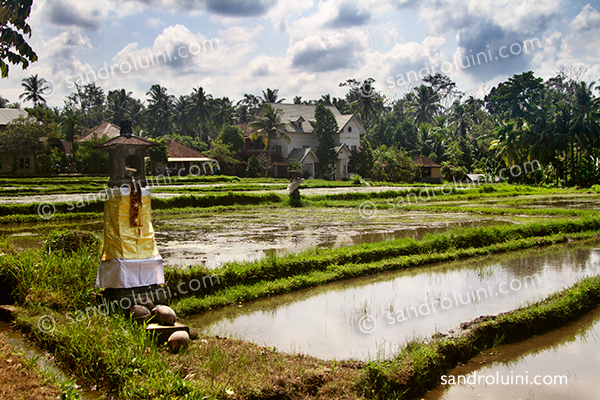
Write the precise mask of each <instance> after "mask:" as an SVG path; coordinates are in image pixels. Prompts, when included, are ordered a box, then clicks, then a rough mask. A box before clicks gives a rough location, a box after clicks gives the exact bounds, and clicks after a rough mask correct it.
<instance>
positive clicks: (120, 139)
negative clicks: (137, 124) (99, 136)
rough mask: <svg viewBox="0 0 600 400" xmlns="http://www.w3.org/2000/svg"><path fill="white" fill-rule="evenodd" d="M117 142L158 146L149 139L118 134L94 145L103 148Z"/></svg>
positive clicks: (130, 144)
mask: <svg viewBox="0 0 600 400" xmlns="http://www.w3.org/2000/svg"><path fill="white" fill-rule="evenodd" d="M117 144H124V145H127V146H146V147H154V146H158V143H154V142H151V141H149V140H146V139H144V138H141V137H139V136H135V135H131V136H130V137H127V136H121V135H119V136H117V137H114V138H112V139H110V140H108V141H106V142H104V143H100V144H98V145H96V146H94V147H95V148H97V149H105V148H107V147H112V146H115V145H117Z"/></svg>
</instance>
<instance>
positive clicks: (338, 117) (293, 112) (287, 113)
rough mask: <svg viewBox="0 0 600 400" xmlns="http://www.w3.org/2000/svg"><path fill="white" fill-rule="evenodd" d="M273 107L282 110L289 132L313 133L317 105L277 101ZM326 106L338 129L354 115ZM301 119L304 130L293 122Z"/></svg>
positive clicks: (282, 118)
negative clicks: (312, 123) (312, 122)
mask: <svg viewBox="0 0 600 400" xmlns="http://www.w3.org/2000/svg"><path fill="white" fill-rule="evenodd" d="M271 107H273V108H278V109H280V110H281V111H282V114H281V121H282V122H284V123H285V129H286V131H287V132H305V133H312V131H313V127H312V125H311V124H310V122H309V121H315V108H316V107H317V106H316V105H312V104H286V103H275V104H271ZM325 108H327V109H329V110H330V111H331V112H332V113H333V116H334V117H335V121H336V122H337V125H338V129H340V130H342V128H344V126H346V124H347V123H348V122H349V121H350V119H352V117H353V116H354V115H353V114H341V113H340V111H339V110H338V109H337V107H335V106H325ZM262 111H263V109H261V111H260V112H259V115H262ZM300 119H301V121H303V122H302V130H299V129H298V128H296V126H295V125H294V124H293V122H297V121H298V120H300ZM240 128H242V126H240ZM242 131H244V128H242Z"/></svg>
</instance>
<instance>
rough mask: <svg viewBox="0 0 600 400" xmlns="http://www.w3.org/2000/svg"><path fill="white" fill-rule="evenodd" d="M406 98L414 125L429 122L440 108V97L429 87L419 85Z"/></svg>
mask: <svg viewBox="0 0 600 400" xmlns="http://www.w3.org/2000/svg"><path fill="white" fill-rule="evenodd" d="M407 98H408V110H409V112H410V113H411V114H413V116H414V118H415V123H416V124H421V123H428V122H430V121H431V120H432V119H433V117H434V115H435V114H436V113H437V112H438V110H439V109H440V107H441V104H440V96H439V94H437V93H436V92H435V91H434V90H433V88H432V87H431V86H427V85H421V86H417V87H416V88H415V89H414V93H412V96H407Z"/></svg>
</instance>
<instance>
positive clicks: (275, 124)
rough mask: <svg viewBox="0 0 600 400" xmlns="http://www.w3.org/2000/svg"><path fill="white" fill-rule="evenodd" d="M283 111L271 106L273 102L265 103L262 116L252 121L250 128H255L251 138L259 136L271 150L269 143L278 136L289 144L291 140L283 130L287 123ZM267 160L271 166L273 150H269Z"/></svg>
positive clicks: (255, 138) (266, 147) (267, 148)
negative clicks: (283, 120) (284, 120)
mask: <svg viewBox="0 0 600 400" xmlns="http://www.w3.org/2000/svg"><path fill="white" fill-rule="evenodd" d="M282 113H283V111H281V110H280V109H279V108H273V107H271V104H267V105H265V108H264V112H263V115H262V117H261V116H259V117H257V118H256V120H255V121H254V122H252V123H250V128H252V129H255V131H254V132H253V133H252V135H251V136H250V139H251V140H257V139H258V138H261V139H262V141H263V143H264V145H265V149H266V150H269V144H270V143H271V140H274V139H277V138H282V139H283V140H285V142H286V143H287V144H289V143H290V141H291V140H290V137H289V136H288V135H286V134H285V132H284V130H283V129H284V127H285V123H284V122H282V120H281V114H282ZM267 161H268V164H269V168H270V166H271V151H267ZM267 174H268V171H267Z"/></svg>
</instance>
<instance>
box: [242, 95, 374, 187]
mask: <svg viewBox="0 0 600 400" xmlns="http://www.w3.org/2000/svg"><path fill="white" fill-rule="evenodd" d="M271 106H272V107H273V108H276V109H279V110H280V112H281V120H282V122H284V128H283V129H284V131H283V132H284V134H285V135H287V136H288V137H289V139H290V141H289V143H286V141H285V140H284V139H283V138H281V137H278V138H275V139H272V140H271V141H270V143H269V148H268V149H265V148H264V144H263V142H262V141H260V140H259V141H252V140H251V139H250V136H251V135H252V133H253V130H252V129H251V128H250V126H249V124H240V125H239V126H240V128H241V129H242V132H243V133H244V137H245V139H246V140H245V144H244V148H243V149H242V150H241V151H240V156H241V157H242V158H243V159H244V160H246V161H247V160H248V158H249V157H250V156H252V155H259V154H268V153H271V158H272V160H273V169H272V174H273V175H275V176H277V177H287V168H288V167H289V165H290V161H292V160H296V161H298V162H299V163H300V164H302V168H303V171H304V172H305V174H306V176H309V177H311V178H313V177H315V175H317V174H318V171H319V168H320V165H319V159H318V157H317V156H316V150H317V148H318V147H319V139H318V138H317V137H316V136H315V135H314V134H313V127H312V125H311V124H310V121H314V120H315V108H316V105H308V104H283V103H276V104H271ZM325 107H326V108H328V109H329V110H331V112H332V113H333V115H334V117H335V120H336V122H337V125H338V132H337V133H336V134H335V148H334V149H335V151H336V153H337V155H338V159H337V161H336V163H335V165H334V174H335V175H334V177H335V179H338V180H341V179H348V178H349V173H350V171H349V170H348V164H349V161H350V154H351V152H352V151H357V150H358V149H359V148H360V136H361V135H365V134H366V133H367V132H366V130H365V128H364V127H363V125H362V124H361V123H360V121H359V120H358V119H357V118H356V116H354V114H341V113H340V112H339V110H338V109H337V108H336V107H334V106H325ZM263 110H264V106H263V108H262V109H261V110H260V111H259V114H258V115H259V116H261V115H262V113H263Z"/></svg>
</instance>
